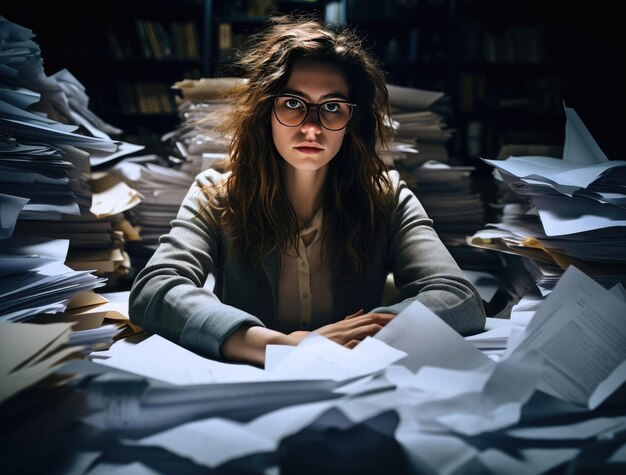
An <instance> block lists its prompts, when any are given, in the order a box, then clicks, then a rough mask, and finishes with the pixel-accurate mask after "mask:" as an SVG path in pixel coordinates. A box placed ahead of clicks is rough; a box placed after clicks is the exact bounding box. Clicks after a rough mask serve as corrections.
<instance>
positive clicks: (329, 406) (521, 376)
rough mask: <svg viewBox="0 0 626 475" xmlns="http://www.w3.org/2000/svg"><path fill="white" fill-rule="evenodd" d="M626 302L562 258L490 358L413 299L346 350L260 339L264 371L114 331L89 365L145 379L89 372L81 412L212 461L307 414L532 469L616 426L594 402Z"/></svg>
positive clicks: (496, 467)
mask: <svg viewBox="0 0 626 475" xmlns="http://www.w3.org/2000/svg"><path fill="white" fill-rule="evenodd" d="M571 295H576V296H577V298H576V299H571V298H569V296H571ZM625 312H626V301H624V300H623V299H620V298H616V296H615V295H614V294H612V293H611V292H608V291H606V290H605V289H603V288H602V287H601V286H599V285H598V284H597V283H595V282H594V281H593V280H592V279H590V278H589V277H587V276H585V275H584V274H583V273H582V272H580V271H578V270H577V269H575V268H570V269H569V270H568V271H567V272H566V273H565V274H564V276H563V278H562V280H561V281H560V282H559V284H558V286H557V288H556V289H555V291H554V292H553V294H552V295H551V296H550V297H549V298H548V299H547V300H546V301H544V302H543V303H542V304H541V305H540V307H539V311H538V313H537V315H536V317H535V319H533V320H531V321H530V323H529V324H528V325H527V326H526V328H525V330H523V331H522V333H520V334H518V335H517V337H516V338H515V339H514V341H512V342H511V341H509V345H508V348H507V354H506V355H505V357H504V358H502V359H500V360H499V361H498V362H497V363H496V362H494V361H492V360H491V359H490V358H488V357H486V356H485V355H483V354H481V352H479V351H478V350H477V349H476V348H474V345H472V344H471V343H470V342H468V341H465V340H464V339H463V338H462V337H461V336H459V335H458V334H457V333H456V332H454V330H452V329H451V328H450V327H449V326H448V325H446V324H445V323H444V322H443V321H441V319H439V318H438V317H437V316H436V315H434V314H433V313H432V312H431V311H430V310H428V309H427V308H426V307H424V306H423V305H422V304H421V303H419V302H415V303H414V304H412V305H411V306H409V307H408V308H407V309H406V310H405V311H404V312H402V313H401V314H400V315H398V317H396V318H395V319H394V320H393V321H392V322H390V323H389V324H388V325H387V326H386V327H385V328H384V329H383V330H381V331H380V332H379V333H378V334H377V335H376V337H375V338H372V339H368V340H365V341H363V343H361V345H364V347H361V346H360V345H359V346H357V347H356V349H355V350H345V348H342V347H339V346H338V345H336V344H335V343H333V342H330V341H325V339H323V338H322V337H313V338H310V339H309V338H307V339H305V340H303V342H302V343H301V345H299V346H297V347H295V348H294V347H292V348H288V349H287V351H284V350H285V349H283V348H281V347H272V346H270V347H268V352H269V353H268V360H267V362H266V369H265V370H260V369H258V368H253V367H249V366H245V365H229V364H224V363H218V362H214V361H209V360H205V359H203V358H201V357H199V356H197V355H194V354H193V353H191V352H188V351H186V350H183V349H182V348H180V347H177V346H176V345H174V344H172V343H170V342H168V341H166V340H163V339H162V338H158V337H151V338H149V339H147V340H145V341H144V342H142V343H139V344H137V345H133V344H130V343H126V342H119V343H117V344H116V345H114V346H113V347H112V348H111V350H110V351H109V352H105V354H106V355H107V357H108V358H109V359H103V360H102V361H101V363H102V364H104V365H106V366H108V367H110V368H115V369H116V370H122V371H124V372H130V373H135V374H136V375H137V376H140V377H141V376H142V377H144V378H146V379H145V380H143V381H142V380H141V379H133V378H131V377H130V376H126V377H124V376H122V375H117V376H113V375H103V376H99V377H97V378H96V379H94V380H93V383H91V384H90V385H89V387H88V393H89V400H90V405H91V407H92V408H93V411H92V414H91V415H89V416H88V417H85V418H84V419H83V421H84V422H85V423H87V424H89V425H91V426H93V427H95V428H96V429H98V430H100V431H103V432H105V433H107V434H108V435H109V436H113V437H116V438H118V441H119V443H120V444H122V445H123V446H124V447H125V449H126V450H128V449H129V448H130V447H131V446H132V447H134V448H135V450H136V452H135V453H136V454H140V453H142V452H141V451H139V447H141V446H146V447H152V448H153V447H155V446H157V447H160V448H162V449H164V450H166V451H168V452H170V453H172V454H176V455H177V456H179V457H183V458H184V459H185V460H186V461H188V460H192V461H193V462H194V463H195V464H197V465H199V466H205V467H211V468H213V467H217V466H220V465H221V464H224V463H226V462H228V461H233V460H234V459H238V458H243V457H246V456H250V455H252V454H256V455H258V456H260V455H261V454H263V453H268V452H273V451H276V450H278V449H279V447H280V446H281V442H282V441H284V440H285V439H286V438H288V437H293V436H294V435H295V434H298V433H299V432H300V431H303V430H304V429H305V428H306V427H311V425H312V424H317V425H319V429H320V430H321V431H322V432H323V431H324V430H326V431H327V430H328V429H329V428H330V427H333V428H336V429H337V430H345V429H347V428H350V427H355V426H357V425H359V424H362V423H366V422H367V421H371V422H372V424H376V423H375V422H374V421H378V422H379V423H380V425H375V427H376V429H377V430H378V431H382V432H383V433H385V434H388V436H389V437H392V438H395V440H396V441H397V442H398V443H399V444H401V446H402V447H403V449H404V450H405V454H406V455H407V456H408V459H409V461H410V463H411V466H412V467H413V468H415V469H416V471H419V472H422V471H426V472H427V473H465V472H472V473H474V472H477V473H537V474H539V473H543V472H545V471H546V470H548V469H550V468H552V467H555V466H558V465H559V464H561V463H564V462H567V461H570V460H572V459H574V458H575V457H576V456H577V455H578V454H579V453H580V452H581V444H580V443H579V442H578V439H581V438H585V437H590V438H591V440H590V441H589V442H588V444H590V445H591V446H596V445H597V444H600V443H601V440H602V439H604V440H609V439H610V438H611V437H612V436H613V435H614V434H617V433H620V432H621V431H623V430H624V428H625V427H626V416H624V414H623V413H620V412H615V411H613V412H611V410H610V408H609V410H608V411H607V412H606V413H600V412H599V411H598V409H599V408H600V407H601V406H602V404H603V403H604V402H605V401H606V400H607V399H608V398H609V397H610V396H611V395H613V394H614V393H615V391H616V389H617V388H619V387H620V386H622V385H623V384H624V383H625V382H626V371H625V368H626V346H624V344H623V341H624V340H625V339H626V326H625V324H624V319H623V318H622V317H623V315H624V313H625ZM498 328H504V326H501V327H498ZM502 338H505V336H504V335H500V336H499V337H497V338H488V337H487V335H486V334H485V335H483V341H489V340H496V339H499V340H500V341H502ZM475 340H477V341H478V340H479V337H477V338H476V339H475ZM122 343H124V344H123V345H122ZM118 345H119V346H118ZM360 347H361V351H359V348H360ZM349 352H353V353H354V354H353V355H350V356H348V357H346V354H347V353H349ZM344 353H345V354H344ZM96 355H97V353H94V354H92V357H94V358H95V357H96ZM164 355H165V356H164ZM85 368H87V367H85ZM180 368H185V371H181V370H180ZM281 368H282V369H281ZM90 371H92V372H94V373H97V372H98V371H97V370H94V369H90ZM155 379H157V380H160V381H168V382H169V383H171V384H173V386H166V385H164V383H158V382H155ZM235 381H237V382H235ZM341 382H343V384H339V383H341ZM181 385H183V386H184V387H185V390H184V391H180V390H178V389H177V388H180V386H181ZM301 388H306V389H307V392H306V394H308V397H309V399H308V401H315V402H306V399H304V398H306V394H305V393H303V392H301V391H300V389H301ZM181 389H182V388H181ZM246 396H249V397H246ZM205 398H206V399H205ZM120 401H124V404H120ZM203 401H204V403H203ZM273 402H274V403H276V405H275V406H274V409H270V408H271V407H272V403H273ZM304 402H306V403H304ZM277 406H280V407H277ZM259 409H260V411H261V412H265V411H270V412H266V413H264V414H260V412H256V413H255V410H259ZM385 414H388V415H389V414H392V415H393V417H391V418H390V419H392V420H393V422H390V421H389V420H388V419H389V418H387V419H385V418H384V417H383V415H385ZM250 417H252V419H251V420H250ZM379 417H383V419H382V420H380V419H378V418H379ZM568 417H569V419H568ZM383 420H385V421H387V422H388V423H382V421H383ZM564 421H569V423H567V422H565V424H564ZM520 422H521V423H522V424H521V425H518V423H520ZM572 422H576V423H578V424H572ZM579 425H580V426H579ZM585 434H586V435H585ZM129 438H134V439H136V440H134V441H132V442H131V441H129V440H128V439H129ZM191 438H193V440H194V441H195V443H193V444H190V443H189V440H191ZM542 439H551V441H552V442H553V443H551V444H541V443H540V442H539V441H540V440H542ZM568 439H570V440H568ZM571 439H574V440H571ZM554 440H558V442H557V443H554ZM525 441H526V442H525ZM341 449H342V450H349V449H348V447H345V448H343V447H342V448H341ZM511 450H514V451H515V453H518V452H519V455H518V457H517V458H515V457H511V456H509V455H508V454H509V453H510V451H511ZM272 456H273V457H276V456H277V453H276V452H274V453H273V454H272ZM135 460H136V459H135ZM273 460H274V462H275V458H274V459H273ZM255 461H256V462H257V463H258V459H255Z"/></svg>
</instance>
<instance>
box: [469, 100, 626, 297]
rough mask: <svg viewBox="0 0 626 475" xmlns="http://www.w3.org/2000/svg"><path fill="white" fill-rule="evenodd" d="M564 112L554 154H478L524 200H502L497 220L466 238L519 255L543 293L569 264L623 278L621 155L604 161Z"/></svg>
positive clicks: (625, 214)
mask: <svg viewBox="0 0 626 475" xmlns="http://www.w3.org/2000/svg"><path fill="white" fill-rule="evenodd" d="M565 114H566V117H567V123H566V128H565V146H564V150H563V159H562V160H561V159H556V158H550V157H510V158H508V159H507V160H485V162H487V163H489V164H491V165H493V166H494V167H495V168H496V171H495V172H494V173H495V176H496V177H497V178H499V179H500V180H502V181H504V182H505V183H507V184H508V185H509V186H510V187H511V189H512V190H513V191H514V192H515V193H516V194H517V195H518V196H519V197H520V198H521V199H523V201H524V202H525V203H526V205H524V204H517V205H513V204H512V205H509V206H507V207H505V209H504V216H503V219H502V222H501V223H493V224H489V225H487V227H486V229H483V230H480V231H478V232H477V233H475V234H474V236H473V237H472V238H471V243H472V244H473V245H475V246H479V247H483V248H486V249H493V250H497V251H500V252H504V253H508V254H516V255H519V256H522V257H523V258H524V259H523V260H522V262H523V264H524V266H525V267H526V269H527V271H528V272H529V273H530V275H531V276H532V278H533V279H534V281H535V282H536V283H537V286H538V287H539V289H540V290H541V291H542V292H543V293H544V295H545V294H546V293H548V292H549V291H550V289H551V288H553V287H554V285H555V283H556V282H557V281H558V280H559V278H560V276H561V275H562V274H563V271H564V269H565V268H567V266H568V265H570V264H574V265H576V266H577V267H579V268H580V269H582V270H583V271H584V272H585V273H586V274H588V275H590V276H591V277H592V278H593V279H594V280H596V281H598V282H600V283H601V284H603V285H604V286H605V287H610V286H612V285H615V284H616V283H619V282H626V239H624V233H625V229H626V161H621V160H611V161H609V160H608V158H607V157H606V155H605V154H604V153H603V152H602V150H601V149H600V147H599V146H598V144H597V143H596V142H595V140H594V139H593V137H592V136H591V134H590V133H589V131H588V130H587V128H586V127H585V125H584V124H583V123H582V121H581V120H580V118H579V117H578V115H577V114H576V112H575V111H574V110H573V109H571V108H568V107H565Z"/></svg>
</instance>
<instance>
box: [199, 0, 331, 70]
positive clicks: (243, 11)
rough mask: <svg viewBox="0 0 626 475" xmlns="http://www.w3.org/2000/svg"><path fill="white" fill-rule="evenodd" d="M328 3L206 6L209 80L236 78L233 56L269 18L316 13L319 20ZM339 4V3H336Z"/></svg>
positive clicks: (260, 1)
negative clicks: (226, 77) (214, 77)
mask: <svg viewBox="0 0 626 475" xmlns="http://www.w3.org/2000/svg"><path fill="white" fill-rule="evenodd" d="M328 3H330V0H308V1H306V0H304V1H303V0H235V1H232V2H220V1H214V0H209V1H208V3H207V10H206V15H207V21H206V24H207V25H208V26H209V28H208V30H207V31H208V34H207V35H206V37H205V39H206V43H205V44H206V48H207V54H208V56H209V59H208V70H207V73H208V76H216V77H225V76H239V75H240V74H241V72H240V71H238V70H237V69H236V68H235V67H234V65H233V61H232V55H233V53H234V51H235V50H236V48H237V47H238V46H239V45H240V43H241V41H242V40H243V39H244V38H245V37H246V36H248V35H249V34H251V33H254V32H255V31H257V30H259V29H260V28H262V27H263V26H265V25H266V24H267V23H268V21H269V16H270V15H271V14H279V13H285V14H286V13H291V12H300V13H315V14H318V15H320V16H321V17H322V18H323V17H324V15H325V8H326V5H327V4H328ZM337 3H341V2H337Z"/></svg>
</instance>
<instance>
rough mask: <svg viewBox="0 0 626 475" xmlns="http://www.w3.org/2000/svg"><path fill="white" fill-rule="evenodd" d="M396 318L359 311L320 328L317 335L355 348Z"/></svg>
mask: <svg viewBox="0 0 626 475" xmlns="http://www.w3.org/2000/svg"><path fill="white" fill-rule="evenodd" d="M394 318H395V315H393V314H391V313H364V312H363V310H359V311H358V312H356V313H353V314H352V315H348V316H347V317H345V318H344V319H343V320H340V321H338V322H335V323H330V324H328V325H324V326H323V327H320V328H318V329H317V330H315V333H318V334H320V335H322V336H324V337H326V338H329V339H331V340H333V341H335V342H337V343H339V344H340V345H343V346H345V347H347V348H354V347H355V346H356V345H358V344H359V343H360V342H361V341H362V340H363V339H364V338H365V337H367V336H374V335H375V334H376V333H378V332H379V331H380V330H381V329H382V328H383V327H384V326H385V325H387V323H389V322H390V321H391V320H393V319H394Z"/></svg>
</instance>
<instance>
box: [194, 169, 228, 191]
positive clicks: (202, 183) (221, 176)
mask: <svg viewBox="0 0 626 475" xmlns="http://www.w3.org/2000/svg"><path fill="white" fill-rule="evenodd" d="M229 176H230V172H220V171H218V170H215V169H213V168H208V169H206V170H204V171H202V172H200V173H198V174H197V175H196V177H195V180H194V183H195V184H196V185H197V186H198V187H199V188H200V189H203V190H204V189H219V188H221V187H222V186H224V184H225V183H226V180H227V179H228V177H229Z"/></svg>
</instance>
